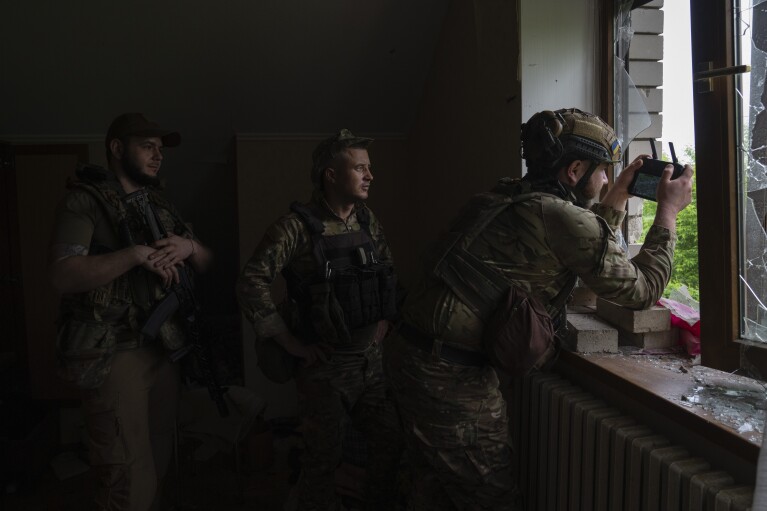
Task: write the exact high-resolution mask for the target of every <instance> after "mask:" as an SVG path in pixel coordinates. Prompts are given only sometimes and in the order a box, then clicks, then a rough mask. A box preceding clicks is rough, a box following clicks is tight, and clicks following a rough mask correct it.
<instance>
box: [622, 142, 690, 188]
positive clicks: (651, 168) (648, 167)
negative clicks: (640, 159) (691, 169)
mask: <svg viewBox="0 0 767 511" xmlns="http://www.w3.org/2000/svg"><path fill="white" fill-rule="evenodd" d="M668 146H669V148H670V149H671V160H672V161H670V162H668V161H663V160H659V159H658V153H657V152H656V151H655V141H654V140H650V147H651V149H652V158H646V159H645V160H644V163H643V164H642V166H641V167H639V170H637V171H636V174H634V179H633V180H632V181H631V184H630V185H629V190H628V191H629V193H630V194H631V195H634V196H635V197H642V198H643V199H648V200H651V201H654V202H657V201H658V199H657V196H656V194H657V192H658V184H660V179H661V177H662V176H663V169H665V168H666V165H673V166H674V173H673V174H672V175H671V179H676V178H678V177H679V176H681V175H682V172H684V166H683V165H682V164H681V163H679V162H678V161H677V159H676V152H675V151H674V144H673V143H671V142H669V143H668Z"/></svg>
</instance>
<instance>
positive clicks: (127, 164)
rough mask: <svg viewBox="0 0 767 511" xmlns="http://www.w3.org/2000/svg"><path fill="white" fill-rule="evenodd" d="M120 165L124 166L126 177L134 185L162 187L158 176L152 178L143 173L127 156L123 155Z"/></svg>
mask: <svg viewBox="0 0 767 511" xmlns="http://www.w3.org/2000/svg"><path fill="white" fill-rule="evenodd" d="M120 164H121V165H122V168H123V172H125V175H126V176H127V177H128V178H129V179H130V180H131V181H133V182H134V183H136V184H137V185H139V186H155V187H157V186H160V178H159V177H157V176H150V175H149V174H145V173H144V172H142V171H141V167H139V166H138V165H136V164H135V163H134V162H133V160H132V159H131V158H130V156H128V155H127V154H123V156H122V158H120Z"/></svg>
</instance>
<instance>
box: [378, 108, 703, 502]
mask: <svg viewBox="0 0 767 511" xmlns="http://www.w3.org/2000/svg"><path fill="white" fill-rule="evenodd" d="M521 138H522V156H523V158H524V159H525V161H526V163H527V170H528V173H527V175H526V176H525V177H524V178H522V179H511V178H504V179H502V180H501V181H500V182H499V183H498V184H497V185H496V186H495V187H494V188H493V189H492V190H490V191H489V192H485V193H480V194H477V195H476V196H475V197H473V198H472V199H470V200H469V203H468V204H466V205H465V206H464V207H463V209H462V210H461V213H460V214H459V216H458V218H457V219H455V220H454V221H453V222H452V223H451V224H450V225H451V226H453V227H452V229H451V230H450V232H448V233H447V235H446V236H444V237H443V238H442V240H441V241H440V242H438V243H437V244H435V245H433V247H434V248H432V249H431V250H432V252H431V253H428V254H426V255H425V257H423V258H422V260H423V261H424V262H425V264H424V267H423V270H422V274H421V278H420V279H417V282H418V284H417V285H416V287H415V289H413V290H412V291H411V292H410V293H409V295H408V298H407V300H406V301H405V304H404V306H403V308H402V319H403V323H402V324H401V326H400V328H399V330H398V333H397V335H396V336H394V337H393V338H392V339H391V340H390V341H389V342H388V344H387V357H386V359H387V375H388V376H389V381H390V384H391V386H392V388H393V389H394V396H395V401H396V403H397V406H398V410H399V414H400V418H401V420H402V424H403V432H404V434H405V436H406V442H405V444H406V445H407V446H408V448H413V449H415V450H416V452H411V453H408V459H418V460H423V461H425V463H424V464H422V465H416V466H415V467H414V471H415V472H416V473H415V474H413V480H414V481H419V482H418V483H416V484H415V485H414V486H413V493H412V495H411V502H410V505H411V506H412V507H413V508H414V509H445V508H446V507H451V505H450V504H446V503H445V502H444V499H445V496H447V499H449V500H450V501H451V503H452V508H455V509H475V508H476V509H494V510H521V509H523V499H522V495H521V492H520V489H519V487H518V486H517V482H516V481H515V480H514V477H513V474H512V456H513V453H512V451H511V449H510V448H509V444H508V433H509V427H508V422H509V420H516V421H518V420H523V419H524V418H522V417H511V418H509V417H508V416H507V408H506V403H505V402H504V400H503V396H502V394H501V391H500V389H499V380H498V376H497V373H496V369H497V370H501V371H503V372H506V373H510V374H511V375H512V376H523V375H524V374H526V373H527V372H529V371H533V370H539V369H541V368H543V367H545V365H546V364H547V362H549V361H550V360H551V358H552V357H553V356H554V355H555V353H556V350H557V349H558V339H560V338H561V337H562V336H563V333H564V331H565V330H564V329H565V327H566V324H567V321H566V317H565V304H566V302H567V299H568V297H569V295H570V292H571V290H572V288H573V286H574V284H575V281H576V279H577V278H580V279H581V280H582V281H583V282H584V283H585V284H586V285H587V286H588V287H590V288H591V289H592V290H593V291H594V292H595V293H597V294H598V295H601V296H604V297H609V299H610V300H611V301H613V302H616V303H618V304H621V305H623V306H626V307H629V308H634V309H640V308H646V307H649V306H651V305H653V304H654V303H655V302H656V300H658V298H659V297H660V296H661V294H662V293H663V290H664V288H665V287H666V285H667V284H668V280H669V278H670V276H671V269H672V263H673V254H674V242H675V235H674V227H675V225H674V224H675V219H676V215H677V213H678V212H679V211H681V210H682V209H683V208H684V207H685V206H686V205H687V204H689V202H690V199H691V188H692V184H691V177H692V169H691V168H690V167H689V166H688V167H687V168H686V170H685V172H684V174H683V175H682V177H680V178H678V179H676V180H673V181H671V180H670V178H671V168H670V166H669V169H667V170H668V172H667V174H666V175H665V176H664V178H663V179H662V182H661V185H660V187H659V191H658V197H659V198H660V197H662V199H659V200H660V202H659V205H658V211H659V213H658V214H657V215H656V217H655V224H654V225H653V226H652V227H651V228H650V229H649V231H648V232H647V235H646V238H645V243H644V245H643V246H642V249H641V250H640V251H639V253H638V254H637V255H636V256H635V257H634V258H633V259H629V258H628V256H627V255H626V253H625V252H624V251H623V250H622V248H621V246H620V245H619V243H618V241H617V239H616V236H615V230H616V229H618V228H620V225H621V222H622V220H623V217H624V216H625V207H626V201H627V199H628V197H629V194H628V186H629V184H630V183H631V179H632V178H633V175H634V173H635V172H636V171H637V170H638V169H639V168H640V167H641V166H642V158H641V157H640V158H637V159H636V160H634V162H633V163H632V164H631V165H629V166H628V167H627V168H626V169H625V170H624V171H623V172H622V173H621V174H620V175H619V176H618V177H617V179H616V180H615V183H614V184H613V186H612V187H611V189H610V190H609V191H608V192H607V193H606V194H605V195H604V197H603V198H602V200H601V202H600V203H598V204H595V205H594V206H592V207H591V208H590V209H585V208H584V207H582V206H581V205H583V204H586V203H587V202H588V201H591V200H593V199H596V198H597V197H598V196H599V193H600V191H601V189H602V188H603V186H604V185H605V184H607V177H606V170H607V168H608V166H610V165H617V164H618V163H619V162H620V155H621V152H620V144H619V143H618V140H617V138H616V136H615V133H614V131H613V130H612V128H610V127H609V126H608V125H607V124H606V123H605V122H604V121H602V120H601V119H600V118H599V117H597V116H595V115H593V114H589V113H586V112H582V111H580V110H577V109H562V110H556V111H549V110H547V111H543V112H539V113H537V114H535V115H533V116H532V117H531V118H530V120H528V121H527V122H526V123H525V124H523V125H522V130H521ZM661 210H663V211H661ZM523 311H524V312H523ZM555 332H556V335H555ZM478 403H481V406H479V405H478ZM407 437H409V438H407ZM478 471H479V473H481V474H482V477H481V479H478V477H477V473H478ZM419 472H420V473H419ZM435 502H439V503H440V504H438V505H437V504H434V503H435Z"/></svg>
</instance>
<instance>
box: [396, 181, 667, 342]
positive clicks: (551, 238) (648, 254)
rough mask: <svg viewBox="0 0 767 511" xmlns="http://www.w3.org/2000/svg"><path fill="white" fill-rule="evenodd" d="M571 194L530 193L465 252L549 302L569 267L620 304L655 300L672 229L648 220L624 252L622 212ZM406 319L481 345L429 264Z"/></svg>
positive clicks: (515, 184) (514, 184)
mask: <svg viewBox="0 0 767 511" xmlns="http://www.w3.org/2000/svg"><path fill="white" fill-rule="evenodd" d="M531 191H532V190H531V189H530V188H529V184H527V183H526V182H525V181H521V182H520V181H517V180H502V181H501V182H500V183H499V185H498V186H497V187H496V188H494V189H493V190H492V192H494V193H500V194H507V195H515V194H517V193H530V192H531ZM573 200H574V197H569V198H567V199H562V198H560V197H558V196H556V195H553V194H549V193H543V192H533V193H532V196H531V198H529V199H527V200H524V201H521V202H516V203H514V204H512V205H510V206H509V207H508V208H506V209H504V210H503V211H502V212H501V213H500V214H498V215H497V216H496V217H495V218H494V219H493V220H492V221H491V222H490V223H489V224H488V225H487V226H486V227H485V228H484V229H483V230H482V232H481V233H479V234H478V235H477V236H476V238H475V239H474V241H473V243H472V244H471V245H470V246H469V247H468V251H469V252H470V253H472V254H473V255H475V256H477V257H478V258H479V259H480V260H482V261H484V262H485V263H486V264H488V265H489V266H491V267H493V268H494V269H496V270H497V271H499V272H500V273H502V274H503V275H504V276H505V277H506V279H507V280H508V283H510V284H514V285H516V286H517V287H519V288H521V289H523V290H525V291H527V292H528V293H530V294H532V295H534V296H536V297H538V298H539V299H540V300H541V302H542V303H544V304H547V305H548V304H550V302H551V300H552V299H553V298H554V297H555V296H557V294H559V292H560V291H561V290H562V289H563V287H564V286H565V285H566V284H567V282H568V281H569V280H571V278H572V276H573V275H574V274H575V275H577V276H578V277H580V278H581V280H582V281H583V282H584V283H585V284H586V285H587V286H588V287H589V288H590V289H592V290H593V291H594V292H595V293H596V294H598V295H599V296H601V297H603V298H606V299H609V300H612V301H614V302H616V303H619V304H621V305H624V306H627V307H630V308H636V309H640V308H646V307H649V306H651V305H652V304H654V303H655V302H656V301H657V300H658V298H660V296H661V294H662V292H663V290H664V289H665V287H666V285H667V284H668V280H669V278H670V277H671V270H672V263H673V254H674V245H675V242H676V238H675V235H674V233H672V232H670V231H669V230H668V229H665V228H663V227H658V226H653V227H651V228H650V230H649V231H648V233H647V236H646V238H645V243H644V245H643V246H642V249H641V251H640V252H639V254H637V255H636V257H634V258H633V259H629V258H628V256H627V255H626V253H625V252H624V251H623V250H622V249H621V247H620V246H619V245H618V242H617V240H616V237H615V234H614V230H615V229H617V227H618V226H620V223H621V222H622V220H623V217H624V216H625V212H624V211H615V210H613V209H612V208H609V207H607V206H604V205H601V204H595V205H594V206H593V207H592V208H591V210H586V209H583V208H580V207H578V206H576V205H574V204H573V203H572V201H573ZM458 220H459V221H460V218H459V219H458ZM430 259H431V258H430V257H429V256H428V255H427V257H426V260H427V261H428V260H430ZM549 312H550V313H553V312H555V311H552V310H549ZM403 318H404V319H405V321H407V322H408V323H410V324H411V325H413V326H414V327H416V328H418V329H419V330H421V331H422V332H424V333H427V334H429V335H432V336H434V337H436V338H439V339H440V340H442V341H444V342H447V343H451V344H462V345H465V346H467V347H470V348H472V349H480V348H481V337H482V335H481V334H482V329H483V322H482V319H481V318H479V317H477V316H476V315H475V314H474V313H473V312H472V311H471V309H470V308H469V307H468V306H467V305H466V304H464V303H462V302H461V301H460V300H459V299H458V298H457V296H456V295H455V294H454V293H453V292H452V291H451V290H450V289H448V287H447V285H446V284H444V283H443V282H442V281H441V280H439V279H437V278H435V277H433V276H432V273H431V269H430V268H426V269H425V271H424V272H423V274H422V275H421V279H420V281H419V282H418V283H417V284H416V286H414V288H413V289H412V290H411V292H410V294H409V295H408V299H407V301H406V302H405V306H404V309H403Z"/></svg>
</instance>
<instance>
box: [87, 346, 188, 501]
mask: <svg viewBox="0 0 767 511" xmlns="http://www.w3.org/2000/svg"><path fill="white" fill-rule="evenodd" d="M180 383H181V381H180V373H179V367H178V365H177V364H172V363H171V362H170V361H169V360H168V357H167V354H166V352H165V351H164V350H163V349H162V348H161V347H159V346H145V347H142V348H138V349H135V350H129V351H118V352H117V353H116V354H115V356H114V359H113V361H112V371H111V373H110V374H109V375H108V376H107V378H106V380H105V381H104V383H103V385H101V387H99V388H98V389H95V390H89V391H85V392H83V413H84V416H85V424H86V427H87V430H88V441H89V446H88V447H89V451H90V452H89V455H90V462H91V466H92V467H93V470H94V472H95V475H96V494H95V498H94V506H93V508H94V509H97V510H109V511H112V510H120V511H123V510H125V511H128V510H130V511H146V510H149V509H160V507H159V500H160V499H159V495H158V486H159V483H160V482H161V481H162V479H163V476H164V475H165V473H166V471H167V469H168V465H169V464H170V460H171V457H172V454H173V434H174V429H175V419H176V413H177V409H178V397H179V389H180Z"/></svg>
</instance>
